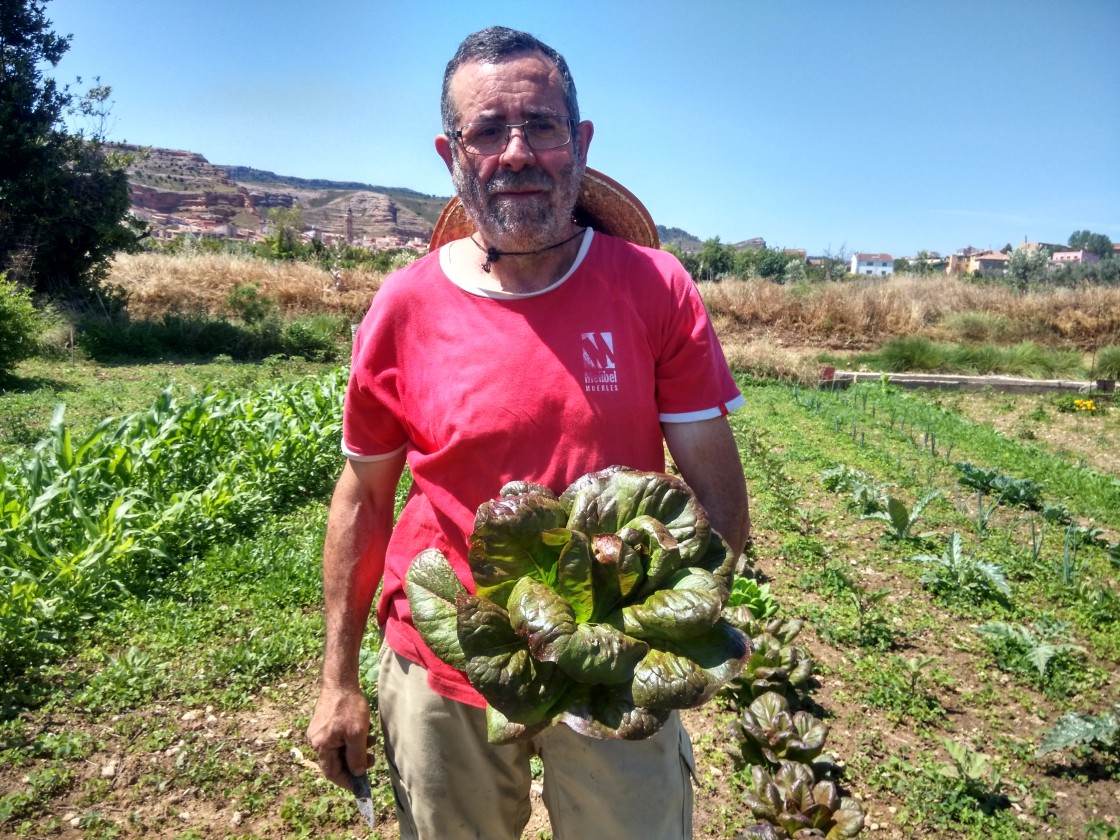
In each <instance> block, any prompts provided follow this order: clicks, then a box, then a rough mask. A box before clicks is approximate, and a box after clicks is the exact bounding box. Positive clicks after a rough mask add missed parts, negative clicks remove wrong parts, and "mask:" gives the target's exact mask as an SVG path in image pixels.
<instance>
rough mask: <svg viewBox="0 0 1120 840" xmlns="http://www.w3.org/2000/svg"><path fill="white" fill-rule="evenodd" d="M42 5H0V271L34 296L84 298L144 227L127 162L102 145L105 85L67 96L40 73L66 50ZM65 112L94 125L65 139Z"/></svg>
mask: <svg viewBox="0 0 1120 840" xmlns="http://www.w3.org/2000/svg"><path fill="white" fill-rule="evenodd" d="M45 6H46V2H45V0H0V54H2V60H3V72H2V75H0V125H2V126H3V130H2V131H0V271H7V272H8V276H9V279H11V280H15V281H17V282H19V283H21V284H23V285H25V286H27V287H29V288H31V289H34V290H35V291H37V292H44V293H49V294H52V295H56V296H64V297H77V298H83V297H89V296H91V295H92V294H93V293H95V292H96V291H97V289H98V287H99V285H100V282H101V280H102V279H103V277H104V275H105V273H106V271H107V269H108V264H109V260H110V258H111V257H112V255H113V254H114V253H116V252H117V251H119V250H122V249H132V248H134V247H136V245H137V244H138V242H139V239H140V237H141V235H142V233H141V230H142V226H141V225H140V224H139V223H138V222H136V221H135V220H132V219H131V217H129V216H128V210H129V203H130V202H129V196H128V178H127V176H126V174H125V171H124V170H125V167H126V166H127V164H128V157H127V156H125V155H123V154H122V153H120V152H119V151H114V150H113V149H111V148H109V147H108V146H107V145H106V143H105V136H104V126H105V116H106V114H107V112H108V107H109V94H110V92H111V91H110V88H109V87H108V86H105V85H101V84H100V83H99V81H98V84H96V85H95V86H94V87H93V88H92V89H90V90H89V91H88V92H87V93H86V94H84V95H78V96H75V95H74V94H72V93H70V90H69V88H68V87H67V88H62V89H59V87H58V85H57V83H56V82H55V80H54V79H52V78H49V77H47V76H45V75H43V71H42V69H41V68H43V67H44V66H47V65H49V66H50V67H55V66H57V65H58V62H59V60H60V59H61V58H62V56H63V55H64V54H65V53H66V51H67V50H68V49H69V48H70V37H69V36H66V37H61V36H59V35H57V34H55V33H54V32H53V31H52V30H51V22H50V21H49V20H47V18H46V15H45V14H44V9H45ZM80 82H81V80H80V79H79V80H78V83H79V84H80ZM68 115H70V116H78V117H85V118H90V119H93V120H94V121H95V128H94V129H93V130H92V131H91V132H90V133H89V134H88V135H87V133H86V132H85V131H83V130H79V131H76V132H71V131H70V130H68V129H67V127H66V125H65V122H64V121H65V118H66V116H68Z"/></svg>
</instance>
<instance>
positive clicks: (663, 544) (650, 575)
mask: <svg viewBox="0 0 1120 840" xmlns="http://www.w3.org/2000/svg"><path fill="white" fill-rule="evenodd" d="M618 535H619V536H620V537H622V541H623V542H624V543H627V544H628V545H630V546H632V547H633V548H634V549H635V550H636V551H637V552H638V555H639V556H640V557H641V559H642V565H643V566H644V567H645V571H646V576H645V580H644V581H642V584H641V586H639V587H638V588H637V589H635V590H634V591H633V592H631V594H630V595H631V598H632V599H634V600H640V599H642V598H645V597H646V596H648V595H649V594H650V593H651V592H654V591H656V590H657V589H659V588H660V587H661V586H662V585H663V584H664V583H665V581H666V580H667V579H668V578H669V576H670V575H671V574H673V572H675V571H676V570H677V569H679V568H680V567H681V552H680V548H679V547H678V545H677V540H676V538H675V537H673V535H672V534H671V533H670V532H669V529H668V528H666V527H665V524H664V523H663V522H662V521H661V520H659V519H656V518H655V517H652V516H644V515H643V516H637V517H635V518H633V519H631V520H630V521H629V522H627V523H626V524H625V525H623V526H622V528H621V529H620V530H619V532H618Z"/></svg>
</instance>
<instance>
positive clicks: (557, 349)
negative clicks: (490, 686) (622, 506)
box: [342, 230, 743, 706]
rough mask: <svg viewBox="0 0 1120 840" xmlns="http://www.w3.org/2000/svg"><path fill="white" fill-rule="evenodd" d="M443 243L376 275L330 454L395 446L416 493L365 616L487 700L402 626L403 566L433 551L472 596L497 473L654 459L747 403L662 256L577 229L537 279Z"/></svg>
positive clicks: (391, 641)
mask: <svg viewBox="0 0 1120 840" xmlns="http://www.w3.org/2000/svg"><path fill="white" fill-rule="evenodd" d="M446 250H447V246H445V247H444V248H443V249H441V251H439V252H437V253H433V254H429V255H427V256H426V257H423V258H422V259H420V260H418V261H416V262H415V263H413V264H412V265H410V266H408V267H407V268H404V269H402V270H401V271H399V272H397V273H395V274H394V275H392V276H391V277H389V278H388V279H386V281H385V282H384V284H382V286H381V288H380V290H379V291H378V292H377V295H376V297H375V298H374V300H373V304H372V306H371V307H370V310H369V312H368V313H367V314H366V317H365V319H364V320H363V321H362V324H361V326H360V327H359V329H358V332H357V335H356V336H355V341H354V351H353V364H352V368H351V374H350V383H349V387H348V388H347V392H346V401H345V409H344V412H343V444H342V448H343V452H344V453H345V454H346V456H347V457H349V458H354V459H357V460H377V459H379V458H385V457H389V456H391V455H392V454H394V453H396V452H399V451H400V450H401V449H402V448H405V449H406V452H407V461H408V466H409V469H410V470H411V472H412V477H413V487H412V492H411V494H410V495H409V498H408V500H407V502H406V504H405V507H404V510H403V511H402V512H401V515H400V518H399V519H398V521H397V524H396V526H395V528H394V530H393V536H392V538H391V540H390V543H389V548H388V552H387V556H386V562H385V577H384V586H383V590H382V596H381V601H380V603H379V604H378V608H377V620H378V624H379V625H381V626H383V627H384V628H385V642H386V643H387V644H388V645H389V646H390V647H391V648H392V649H393V650H395V651H396V652H397V653H399V654H401V655H402V656H404V657H406V658H407V659H410V660H412V661H414V662H418V663H420V664H421V665H423V666H424V667H425V668H426V669H427V670H428V682H429V683H430V684H431V686H432V688H433V689H434V690H435V691H437V692H438V693H440V694H442V695H443V696H446V697H450V698H452V699H455V700H458V701H460V702H465V703H469V704H471V705H475V706H485V701H484V700H483V699H482V697H481V696H480V695H479V694H478V693H477V692H476V691H475V690H474V689H473V688H472V687H471V686H470V683H469V682H468V681H467V678H466V675H465V674H463V673H462V672H460V671H457V670H455V669H453V668H450V667H448V666H447V665H445V664H444V663H443V662H442V661H440V660H439V659H437V658H436V656H435V655H434V654H433V653H432V652H431V651H430V650H429V649H428V647H427V646H426V645H425V644H424V642H423V640H422V639H421V638H420V635H419V634H418V633H417V632H416V630H415V628H414V627H413V626H412V622H411V617H410V611H409V607H408V601H407V599H406V597H405V591H404V577H405V573H406V572H407V571H408V566H409V563H410V562H411V561H412V558H414V557H415V556H416V555H417V554H419V553H420V552H421V551H423V550H424V549H426V548H438V549H439V550H440V551H442V552H443V553H444V554H445V555H446V556H447V558H448V560H449V561H450V562H451V565H452V567H454V569H455V570H456V572H458V574H459V577H460V578H461V579H462V581H463V583H464V585H465V586H466V587H467V588H468V589H469V590H471V591H472V592H473V591H474V584H473V581H472V579H471V573H470V567H469V566H468V565H467V541H468V538H469V535H470V532H471V530H472V529H473V527H474V518H475V512H476V511H477V509H478V506H479V505H481V504H482V503H483V502H486V501H489V500H490V499H492V498H494V497H495V496H497V495H498V491H499V490H500V489H501V488H502V486H503V485H504V484H506V483H507V482H509V481H514V480H524V481H532V482H536V483H538V484H543V485H545V486H547V487H550V488H552V489H553V490H554V491H556V492H557V493H560V492H562V491H563V490H564V489H565V488H567V487H568V485H569V484H571V483H572V482H573V481H575V479H577V478H579V477H580V476H582V475H584V474H586V473H589V472H594V471H596V470H599V469H603V468H605V467H608V466H611V465H613V464H622V465H625V466H628V467H633V468H635V469H639V470H658V471H663V470H664V469H665V455H664V448H663V438H662V435H661V423H662V422H670V423H672V422H688V421H692V420H704V419H709V418H712V417H718V416H720V415H722V414H726V413H727V412H728V411H730V410H732V409H734V408H736V407H738V406H739V405H741V404H742V402H743V398H742V396H741V395H740V393H739V389H738V387H737V386H736V385H735V381H734V379H733V378H732V376H731V372H730V371H729V370H728V367H727V363H726V361H725V360H724V356H723V351H722V350H721V348H720V346H719V342H718V340H717V338H716V335H715V332H714V330H713V329H712V326H711V323H710V322H709V320H708V317H707V313H706V312H705V310H704V305H703V303H702V301H701V300H700V295H699V293H698V292H697V290H696V286H695V284H694V283H693V282H692V279H691V278H690V277H689V276H688V274H687V273H686V272H685V271H684V269H683V268H682V266H681V265H680V263H679V262H678V261H677V260H676V258H674V257H673V256H672V255H671V254H669V253H667V252H664V251H658V250H655V249H650V248H641V247H638V246H635V245H631V244H630V243H628V242H626V241H624V240H621V239H617V238H614V237H611V236H606V235H604V234H601V233H593V232H592V231H590V230H588V232H587V234H586V235H585V237H584V242H583V245H582V248H581V250H580V253H579V256H578V257H577V259H576V261H575V263H574V265H573V267H572V269H571V270H570V271H569V272H568V274H566V275H565V276H564V277H562V278H561V279H560V280H558V281H557V282H556V283H554V284H552V285H551V286H550V287H549V288H547V289H545V290H543V291H541V292H538V293H535V294H531V295H509V294H503V293H500V292H491V291H487V290H481V289H477V288H470V287H467V286H466V285H465V284H457V283H456V281H455V280H454V279H453V278H454V273H453V271H452V270H451V269H450V265H449V263H448V261H447V257H446Z"/></svg>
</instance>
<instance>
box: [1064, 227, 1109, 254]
mask: <svg viewBox="0 0 1120 840" xmlns="http://www.w3.org/2000/svg"><path fill="white" fill-rule="evenodd" d="M1069 248H1070V250H1071V251H1089V252H1090V253H1093V254H1096V255H1097V256H1098V257H1100V258H1101V259H1105V258H1107V257H1111V256H1112V240H1111V239H1109V238H1108V237H1107V236H1105V235H1104V234H1103V233H1093V232H1092V231H1088V230H1077V231H1074V232H1073V233H1071V234H1070V235H1069Z"/></svg>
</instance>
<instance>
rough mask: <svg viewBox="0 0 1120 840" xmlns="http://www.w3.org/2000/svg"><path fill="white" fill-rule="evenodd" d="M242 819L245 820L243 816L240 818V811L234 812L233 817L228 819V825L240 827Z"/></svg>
mask: <svg viewBox="0 0 1120 840" xmlns="http://www.w3.org/2000/svg"><path fill="white" fill-rule="evenodd" d="M243 819H245V818H244V817H243V816H241V812H240V811H234V812H233V816H232V817H230V818H229V824H230V825H241V821H242V820H243Z"/></svg>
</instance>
